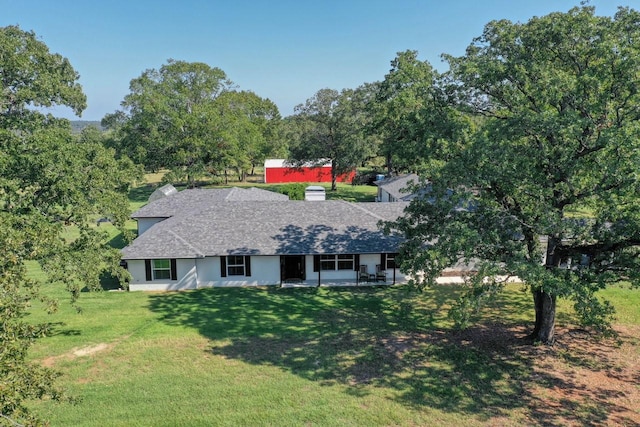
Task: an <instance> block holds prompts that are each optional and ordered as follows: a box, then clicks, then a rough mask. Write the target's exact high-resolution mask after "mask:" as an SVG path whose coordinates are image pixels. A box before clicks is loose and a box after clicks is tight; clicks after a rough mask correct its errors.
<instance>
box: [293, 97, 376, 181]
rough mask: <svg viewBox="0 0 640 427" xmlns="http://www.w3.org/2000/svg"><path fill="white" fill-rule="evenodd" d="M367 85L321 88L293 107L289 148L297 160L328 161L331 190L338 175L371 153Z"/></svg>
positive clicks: (371, 139) (302, 161)
mask: <svg viewBox="0 0 640 427" xmlns="http://www.w3.org/2000/svg"><path fill="white" fill-rule="evenodd" d="M370 95H371V87H370V86H367V85H365V86H362V87H360V88H358V89H356V90H350V89H345V90H343V91H342V92H338V91H336V90H333V89H321V90H319V91H318V92H317V93H316V94H315V95H314V96H313V97H311V98H309V99H308V100H307V101H306V103H305V104H301V105H298V106H297V107H296V115H295V116H294V117H293V118H292V119H291V120H290V121H289V123H288V125H289V139H290V141H291V142H290V144H291V145H290V146H289V150H290V153H291V157H292V158H293V159H295V160H296V161H297V162H298V163H300V164H302V163H306V162H310V163H312V164H324V163H325V162H327V161H330V162H331V177H332V182H331V190H334V191H335V189H336V179H337V177H338V176H339V175H340V174H343V173H346V172H349V171H352V170H353V169H355V168H356V167H357V166H358V165H360V164H361V163H362V162H363V161H364V160H365V159H366V158H367V157H370V156H371V155H372V154H371V153H372V152H373V150H372V148H371V143H372V141H374V140H375V137H373V136H371V135H368V134H367V132H366V131H367V123H368V115H367V110H366V105H367V101H368V98H369V97H370Z"/></svg>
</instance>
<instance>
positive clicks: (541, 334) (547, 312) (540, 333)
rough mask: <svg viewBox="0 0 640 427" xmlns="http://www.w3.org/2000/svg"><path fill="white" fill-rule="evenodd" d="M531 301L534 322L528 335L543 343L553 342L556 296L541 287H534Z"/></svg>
mask: <svg viewBox="0 0 640 427" xmlns="http://www.w3.org/2000/svg"><path fill="white" fill-rule="evenodd" d="M533 303H534V307H535V312H536V323H535V326H534V328H533V332H531V335H529V337H530V338H532V339H533V340H535V341H538V342H541V343H543V344H549V345H550V344H553V342H554V335H555V326H556V296H555V295H551V294H550V293H547V292H545V291H544V290H542V289H536V290H534V291H533Z"/></svg>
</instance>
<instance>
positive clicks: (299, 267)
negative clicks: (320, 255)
mask: <svg viewBox="0 0 640 427" xmlns="http://www.w3.org/2000/svg"><path fill="white" fill-rule="evenodd" d="M288 279H300V280H305V279H306V274H305V268H304V255H283V256H281V257H280V280H282V281H285V280H288Z"/></svg>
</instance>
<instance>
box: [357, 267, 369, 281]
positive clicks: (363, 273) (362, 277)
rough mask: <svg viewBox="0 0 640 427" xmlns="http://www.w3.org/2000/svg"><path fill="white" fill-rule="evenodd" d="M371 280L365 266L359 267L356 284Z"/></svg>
mask: <svg viewBox="0 0 640 427" xmlns="http://www.w3.org/2000/svg"><path fill="white" fill-rule="evenodd" d="M370 279H371V276H370V275H369V272H368V271H367V266H366V265H361V266H360V270H359V271H358V282H368V281H369V280H370Z"/></svg>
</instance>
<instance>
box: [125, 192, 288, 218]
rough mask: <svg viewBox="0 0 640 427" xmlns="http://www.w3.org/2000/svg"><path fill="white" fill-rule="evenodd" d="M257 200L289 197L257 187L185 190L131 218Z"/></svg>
mask: <svg viewBox="0 0 640 427" xmlns="http://www.w3.org/2000/svg"><path fill="white" fill-rule="evenodd" d="M255 200H262V201H267V200H271V201H285V200H289V196H287V195H285V194H280V193H274V192H273V191H267V190H262V189H259V188H255V187H251V188H248V189H247V188H238V187H233V188H215V189H211V188H210V189H196V190H183V191H180V192H177V193H175V194H170V195H168V196H167V197H164V198H161V199H158V200H155V201H153V202H150V203H148V204H146V205H145V206H143V207H142V208H140V209H138V210H137V211H136V212H134V213H133V215H131V217H132V218H170V217H172V216H176V215H182V214H191V213H194V212H199V211H201V210H203V209H207V208H208V207H210V206H213V205H215V204H217V203H220V202H229V201H255Z"/></svg>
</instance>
